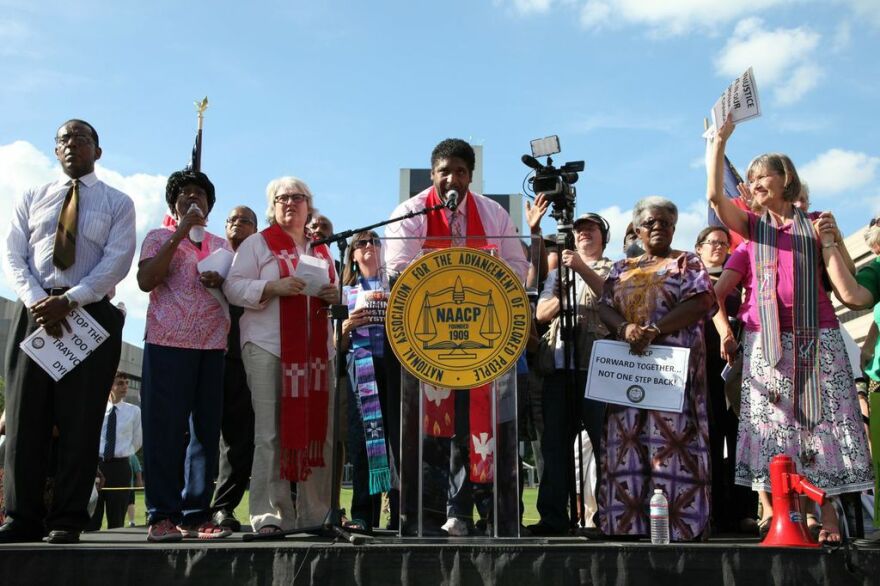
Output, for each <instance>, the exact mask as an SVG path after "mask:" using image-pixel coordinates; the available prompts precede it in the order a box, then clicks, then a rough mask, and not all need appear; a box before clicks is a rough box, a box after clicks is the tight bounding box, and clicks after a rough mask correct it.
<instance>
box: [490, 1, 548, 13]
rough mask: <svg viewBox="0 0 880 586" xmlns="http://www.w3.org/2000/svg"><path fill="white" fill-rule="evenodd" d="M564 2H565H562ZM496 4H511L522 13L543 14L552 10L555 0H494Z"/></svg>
mask: <svg viewBox="0 0 880 586" xmlns="http://www.w3.org/2000/svg"><path fill="white" fill-rule="evenodd" d="M560 3H563V2H560ZM493 4H494V5H495V6H504V5H510V6H511V7H512V8H513V10H514V12H516V13H517V14H520V15H523V16H525V15H529V14H541V13H544V12H547V11H549V10H550V6H551V5H552V4H553V0H509V1H506V0H493Z"/></svg>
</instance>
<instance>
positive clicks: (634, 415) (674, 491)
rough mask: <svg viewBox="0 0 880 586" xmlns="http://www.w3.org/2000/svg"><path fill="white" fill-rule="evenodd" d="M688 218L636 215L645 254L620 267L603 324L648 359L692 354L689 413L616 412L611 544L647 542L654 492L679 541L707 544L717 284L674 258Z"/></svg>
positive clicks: (608, 427)
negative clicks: (709, 327) (712, 315)
mask: <svg viewBox="0 0 880 586" xmlns="http://www.w3.org/2000/svg"><path fill="white" fill-rule="evenodd" d="M677 220H678V208H677V207H676V206H675V204H674V203H672V202H671V201H669V200H668V199H665V198H662V197H656V196H654V197H646V198H644V199H642V200H640V201H639V202H638V203H637V204H636V205H635V207H634V208H633V225H634V227H635V228H636V233H637V234H638V237H639V239H640V240H641V242H642V248H644V250H645V253H644V254H642V255H640V256H637V257H635V258H627V259H624V260H620V261H618V262H617V263H615V264H614V266H613V267H612V269H611V273H610V274H609V275H608V279H607V280H606V281H605V292H604V295H603V297H602V300H601V301H600V302H599V315H600V317H601V318H602V321H603V322H605V325H606V326H608V329H609V330H610V331H611V332H616V335H617V339H618V340H620V341H623V342H627V343H628V344H629V346H630V350H631V351H632V352H633V353H637V354H642V353H643V352H644V351H645V349H646V348H647V347H648V346H649V345H650V344H654V343H658V344H662V345H664V346H677V347H682V348H689V349H690V357H689V359H688V370H687V380H686V381H685V389H684V402H683V407H682V410H681V412H680V413H670V412H666V411H656V410H653V409H637V408H636V407H635V406H633V407H629V406H622V405H612V404H609V405H608V406H607V408H606V410H605V426H604V435H603V438H602V441H601V442H600V448H599V450H600V463H601V464H600V465H601V466H602V474H601V481H600V486H599V496H598V499H597V501H598V504H599V517H600V522H601V528H602V531H603V532H604V533H605V534H606V535H642V536H644V535H647V534H648V532H649V520H648V514H647V513H648V505H649V500H650V498H651V496H652V495H653V494H654V490H656V489H659V490H662V491H663V492H664V493H665V494H666V496H667V498H668V499H669V525H670V533H671V535H670V537H671V538H672V540H673V541H690V540H694V539H699V538H703V539H705V538H706V537H707V536H708V534H709V531H708V526H709V511H710V502H709V485H710V472H709V426H708V419H707V401H706V394H707V392H706V360H705V358H706V347H705V342H704V337H703V328H704V322H703V318H704V317H705V316H706V313H707V312H710V311H711V310H712V308H713V306H714V305H715V296H714V295H713V293H712V282H711V281H710V280H709V274H708V273H707V272H706V268H705V267H704V266H703V263H702V262H701V261H700V257H698V256H697V255H696V254H694V253H693V252H687V251H681V250H674V249H673V248H672V236H673V234H674V233H675V223H676V221H677Z"/></svg>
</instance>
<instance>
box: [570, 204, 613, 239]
mask: <svg viewBox="0 0 880 586" xmlns="http://www.w3.org/2000/svg"><path fill="white" fill-rule="evenodd" d="M578 221H584V222H593V221H599V222H600V223H601V225H600V226H599V231H600V232H602V246H608V242H610V241H611V225H610V224H609V223H608V220H606V219H605V218H603V217H602V216H600V215H599V214H596V213H593V212H587V213H586V214H581V215H580V216H579V217H578V218H576V219H575V221H574V222H573V224H577V223H578Z"/></svg>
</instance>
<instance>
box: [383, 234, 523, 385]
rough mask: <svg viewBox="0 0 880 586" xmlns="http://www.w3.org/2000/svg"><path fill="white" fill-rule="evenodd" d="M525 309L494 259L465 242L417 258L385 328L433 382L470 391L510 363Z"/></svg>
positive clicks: (419, 373) (408, 364) (511, 278)
mask: <svg viewBox="0 0 880 586" xmlns="http://www.w3.org/2000/svg"><path fill="white" fill-rule="evenodd" d="M530 319H531V310H530V307H529V302H528V298H527V297H526V292H525V289H523V286H522V284H521V283H520V281H519V278H518V277H517V276H516V274H515V273H514V272H513V271H512V270H511V269H510V267H509V266H507V264H505V262H504V261H502V260H501V259H499V258H497V257H495V256H493V255H491V254H489V253H487V252H483V251H481V250H476V249H472V248H447V249H443V250H437V251H434V252H431V253H429V254H426V255H424V256H422V257H419V258H417V259H416V260H414V261H413V262H412V264H411V265H410V266H409V267H408V268H407V269H406V270H405V271H404V272H403V273H402V274H401V275H400V278H399V279H398V280H397V283H396V284H395V286H394V289H392V291H391V296H390V298H389V300H388V314H387V319H386V322H385V328H386V331H387V334H388V338H389V340H390V341H391V347H392V349H393V350H394V353H395V354H396V355H397V357H398V359H399V360H400V363H401V365H402V366H403V367H404V368H405V369H406V370H407V371H408V372H410V373H411V374H413V376H415V377H417V378H418V379H420V380H422V381H424V382H426V383H429V384H431V385H434V386H438V387H444V388H450V389H470V388H473V387H476V386H479V385H483V384H486V383H488V382H491V381H493V380H495V379H496V378H498V377H499V376H501V375H502V374H504V373H505V372H507V371H508V370H509V369H510V368H511V367H514V366H515V365H516V361H517V359H518V358H519V356H520V354H522V352H523V350H524V349H525V347H526V342H527V340H528V335H529V320H530Z"/></svg>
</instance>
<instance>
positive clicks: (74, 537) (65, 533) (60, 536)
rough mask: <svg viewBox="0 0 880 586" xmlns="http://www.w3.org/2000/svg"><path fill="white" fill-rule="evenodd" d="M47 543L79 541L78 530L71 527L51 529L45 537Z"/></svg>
mask: <svg viewBox="0 0 880 586" xmlns="http://www.w3.org/2000/svg"><path fill="white" fill-rule="evenodd" d="M46 542H47V543H61V544H64V543H79V531H74V530H72V529H53V530H52V531H50V532H49V537H48V538H46Z"/></svg>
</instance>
